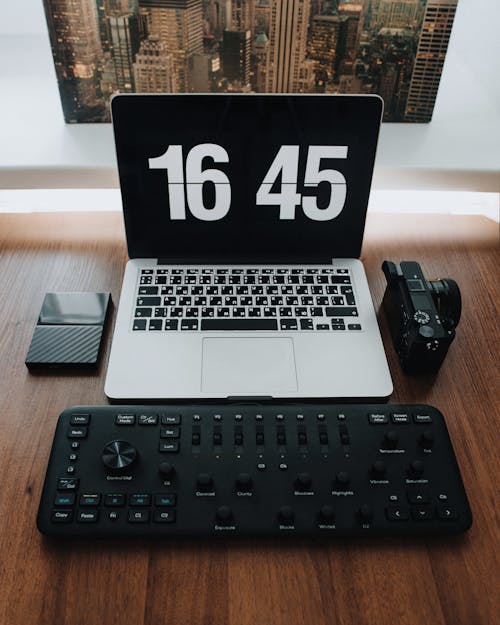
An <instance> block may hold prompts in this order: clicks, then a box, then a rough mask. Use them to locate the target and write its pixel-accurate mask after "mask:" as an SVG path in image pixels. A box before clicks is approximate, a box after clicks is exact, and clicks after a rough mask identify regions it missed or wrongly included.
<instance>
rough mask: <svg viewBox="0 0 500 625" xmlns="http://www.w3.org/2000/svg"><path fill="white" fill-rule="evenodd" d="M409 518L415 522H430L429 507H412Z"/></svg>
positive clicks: (430, 509) (430, 513)
mask: <svg viewBox="0 0 500 625" xmlns="http://www.w3.org/2000/svg"><path fill="white" fill-rule="evenodd" d="M411 516H412V518H413V519H414V520H415V521H430V520H431V519H432V508H431V507H430V506H412V509H411Z"/></svg>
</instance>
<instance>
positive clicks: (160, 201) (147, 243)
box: [112, 94, 382, 262]
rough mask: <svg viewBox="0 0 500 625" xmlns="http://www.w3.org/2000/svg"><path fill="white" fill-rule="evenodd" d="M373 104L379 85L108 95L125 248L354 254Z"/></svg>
mask: <svg viewBox="0 0 500 625" xmlns="http://www.w3.org/2000/svg"><path fill="white" fill-rule="evenodd" d="M381 115H382V100H381V99H380V98H379V97H378V96H334V95H253V94H243V95H228V94H220V95H218V94H211V95H199V94H192V95H191V94H185V95H177V94H172V95H118V96H116V97H114V98H113V100H112V116H113V126H114V133H115V142H116V152H117V159H118V169H119V174H120V185H121V191H122V201H123V210H124V217H125V228H126V234H127V244H128V251H129V256H130V257H131V258H160V259H166V260H174V259H178V260H179V261H185V262H189V261H190V260H192V261H196V262H203V261H204V260H206V261H207V262H224V261H225V260H227V262H266V261H268V262H273V261H279V260H281V261H283V262H328V260H330V259H331V258H333V257H337V258H342V257H349V258H353V257H358V256H359V254H360V251H361V244H362V238H363V230H364V224H365V217H366V209H367V205H368V196H369V192H370V184H371V178H372V172H373V164H374V159H375V151H376V145H377V138H378V132H379V126H380V119H381Z"/></svg>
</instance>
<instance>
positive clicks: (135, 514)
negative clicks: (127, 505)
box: [128, 510, 149, 523]
mask: <svg viewBox="0 0 500 625" xmlns="http://www.w3.org/2000/svg"><path fill="white" fill-rule="evenodd" d="M128 522H129V523H148V522H149V510H129V512H128Z"/></svg>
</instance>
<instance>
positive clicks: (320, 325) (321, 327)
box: [316, 323, 330, 330]
mask: <svg viewBox="0 0 500 625" xmlns="http://www.w3.org/2000/svg"><path fill="white" fill-rule="evenodd" d="M329 329H330V326H329V325H328V324H327V323H318V325H317V326H316V330H329Z"/></svg>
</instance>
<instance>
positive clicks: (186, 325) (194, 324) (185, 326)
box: [181, 319, 198, 330]
mask: <svg viewBox="0 0 500 625" xmlns="http://www.w3.org/2000/svg"><path fill="white" fill-rule="evenodd" d="M197 329H198V319H181V330H197Z"/></svg>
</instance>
